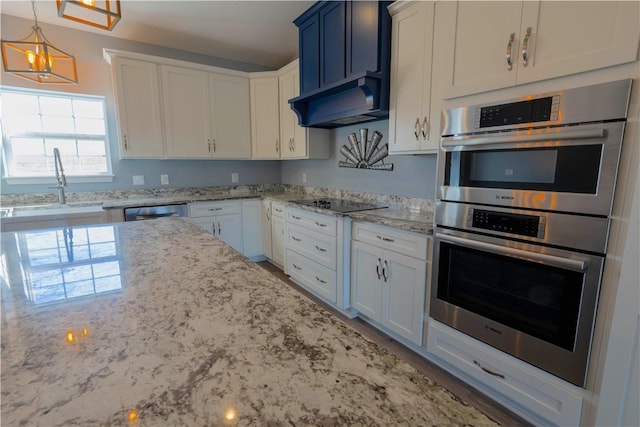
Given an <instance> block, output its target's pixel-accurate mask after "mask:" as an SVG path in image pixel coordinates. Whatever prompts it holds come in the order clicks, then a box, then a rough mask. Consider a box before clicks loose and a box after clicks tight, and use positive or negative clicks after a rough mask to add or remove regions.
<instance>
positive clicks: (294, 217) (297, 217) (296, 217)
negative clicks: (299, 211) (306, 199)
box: [278, 211, 302, 219]
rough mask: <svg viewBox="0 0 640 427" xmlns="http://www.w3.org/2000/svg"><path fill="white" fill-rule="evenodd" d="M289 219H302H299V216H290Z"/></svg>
mask: <svg viewBox="0 0 640 427" xmlns="http://www.w3.org/2000/svg"><path fill="white" fill-rule="evenodd" d="M278 212H280V211H278ZM291 218H293V219H302V218H300V217H299V216H295V215H293V214H291Z"/></svg>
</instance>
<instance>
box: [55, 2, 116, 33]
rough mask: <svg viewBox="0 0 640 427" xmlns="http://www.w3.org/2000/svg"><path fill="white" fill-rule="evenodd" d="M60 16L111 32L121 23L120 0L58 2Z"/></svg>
mask: <svg viewBox="0 0 640 427" xmlns="http://www.w3.org/2000/svg"><path fill="white" fill-rule="evenodd" d="M56 4H57V6H58V16H60V17H62V18H67V19H70V20H72V21H76V22H80V23H81V24H87V25H91V26H93V27H97V28H102V29H103V30H108V31H111V30H112V29H113V27H115V25H116V24H117V23H118V21H120V18H121V17H122V14H121V13H120V0H113V1H112V0H56Z"/></svg>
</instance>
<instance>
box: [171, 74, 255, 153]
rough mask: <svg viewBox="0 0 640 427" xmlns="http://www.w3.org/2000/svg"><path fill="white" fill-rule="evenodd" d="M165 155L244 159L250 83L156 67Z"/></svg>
mask: <svg viewBox="0 0 640 427" xmlns="http://www.w3.org/2000/svg"><path fill="white" fill-rule="evenodd" d="M161 73H162V89H163V95H164V106H165V108H164V122H165V134H166V141H167V156H168V157H170V158H174V159H178V158H188V159H194V158H195V159H210V158H221V159H233V158H249V157H250V156H251V145H250V136H249V129H250V112H249V81H248V79H246V78H243V77H235V76H225V75H222V74H215V73H207V72H204V71H200V70H192V69H188V68H182V67H175V66H169V65H163V66H161Z"/></svg>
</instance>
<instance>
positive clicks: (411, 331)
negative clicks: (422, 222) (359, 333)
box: [351, 223, 428, 346]
mask: <svg viewBox="0 0 640 427" xmlns="http://www.w3.org/2000/svg"><path fill="white" fill-rule="evenodd" d="M372 237H373V238H374V239H375V241H374V242H373V243H368V242H366V240H371V238H372ZM363 240H364V241H363ZM408 241H413V242H414V243H415V246H416V250H415V251H411V250H409V251H408V252H409V253H412V252H413V255H415V256H414V257H412V256H409V255H406V254H404V253H401V252H398V251H394V250H391V249H393V248H394V247H403V248H406V246H405V245H404V243H406V242H408ZM398 244H400V245H398ZM427 245H428V239H427V237H426V236H421V235H418V234H415V233H407V232H403V231H400V230H394V229H391V228H388V227H384V226H377V225H373V224H363V223H356V224H354V227H353V236H352V242H351V301H352V306H353V308H354V309H356V310H357V311H358V313H360V314H361V315H363V316H365V317H366V318H367V319H369V320H371V321H373V322H376V323H378V324H379V325H381V326H383V327H384V328H386V329H388V330H389V331H391V332H393V333H395V334H397V335H399V336H401V337H403V338H405V339H407V340H409V341H410V342H412V343H414V344H416V345H418V346H419V345H421V344H422V335H423V322H424V307H425V306H424V301H425V293H426V290H427V281H426V280H427V261H426V255H427ZM404 251H406V249H404Z"/></svg>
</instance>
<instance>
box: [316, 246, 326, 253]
mask: <svg viewBox="0 0 640 427" xmlns="http://www.w3.org/2000/svg"><path fill="white" fill-rule="evenodd" d="M315 246H316V249H317V250H319V251H320V252H327V250H326V249H323V248H321V247H320V246H318V245H315Z"/></svg>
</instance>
